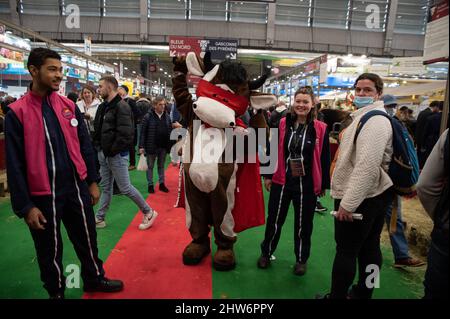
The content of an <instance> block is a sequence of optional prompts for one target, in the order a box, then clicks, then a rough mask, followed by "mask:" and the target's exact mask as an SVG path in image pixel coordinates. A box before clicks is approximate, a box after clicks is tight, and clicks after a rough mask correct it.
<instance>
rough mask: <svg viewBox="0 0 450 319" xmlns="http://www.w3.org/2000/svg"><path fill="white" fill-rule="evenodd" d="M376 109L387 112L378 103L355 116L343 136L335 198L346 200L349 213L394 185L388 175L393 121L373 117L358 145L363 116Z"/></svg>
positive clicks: (335, 175) (334, 182)
mask: <svg viewBox="0 0 450 319" xmlns="http://www.w3.org/2000/svg"><path fill="white" fill-rule="evenodd" d="M372 110H380V111H383V112H386V110H385V109H384V104H383V102H382V101H377V102H375V103H374V104H372V105H369V106H366V107H363V108H361V109H359V110H357V111H355V112H353V113H352V114H351V117H352V119H353V121H352V124H350V126H348V127H347V128H346V129H345V131H344V133H343V137H342V141H341V144H340V145H339V155H338V159H337V161H336V166H335V169H334V172H333V176H332V179H331V196H332V197H333V198H337V199H342V200H341V204H340V205H341V206H342V207H343V208H344V209H345V210H347V211H349V212H354V211H356V209H357V208H358V206H359V205H361V203H362V202H363V201H364V200H365V199H366V198H372V197H375V196H378V195H380V194H382V193H383V192H384V191H385V190H387V189H388V188H389V187H391V186H392V185H393V184H392V181H391V179H390V177H389V175H388V174H387V171H388V168H389V163H390V162H391V158H392V151H393V149H392V127H391V123H390V121H389V120H388V119H387V118H385V117H384V116H373V117H371V118H370V119H369V120H368V121H367V122H366V123H365V124H364V126H363V128H362V129H361V131H360V132H359V135H358V139H357V141H356V143H354V139H355V134H356V129H357V126H358V123H359V121H360V119H361V117H362V116H363V115H364V114H366V113H367V112H370V111H372Z"/></svg>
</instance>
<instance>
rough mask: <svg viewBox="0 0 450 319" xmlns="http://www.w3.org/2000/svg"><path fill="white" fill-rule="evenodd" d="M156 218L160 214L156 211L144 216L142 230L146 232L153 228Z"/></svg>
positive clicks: (140, 227) (140, 226)
mask: <svg viewBox="0 0 450 319" xmlns="http://www.w3.org/2000/svg"><path fill="white" fill-rule="evenodd" d="M156 217H158V213H157V212H156V211H154V210H153V211H151V212H150V213H147V214H145V215H144V219H143V220H142V223H141V224H140V225H139V229H140V230H146V229H148V228H150V227H152V225H153V223H154V222H155V219H156Z"/></svg>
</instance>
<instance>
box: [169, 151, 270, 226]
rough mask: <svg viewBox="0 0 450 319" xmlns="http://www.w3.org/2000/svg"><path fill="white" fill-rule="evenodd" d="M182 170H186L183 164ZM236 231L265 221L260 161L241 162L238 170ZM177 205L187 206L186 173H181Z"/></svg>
mask: <svg viewBox="0 0 450 319" xmlns="http://www.w3.org/2000/svg"><path fill="white" fill-rule="evenodd" d="M180 170H182V171H184V169H183V166H182V165H181V166H180ZM234 195H235V200H234V208H233V211H232V214H233V218H234V231H235V232H236V233H239V232H241V231H244V230H246V229H248V228H251V227H256V226H261V225H264V223H265V210H264V195H263V190H262V185H261V177H260V174H259V162H258V157H256V163H239V164H238V170H237V172H236V189H235V192H234ZM175 207H183V208H185V207H186V206H185V194H184V174H183V173H181V174H180V179H179V184H178V200H177V203H176V204H175Z"/></svg>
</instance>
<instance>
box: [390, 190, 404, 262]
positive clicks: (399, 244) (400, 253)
mask: <svg viewBox="0 0 450 319" xmlns="http://www.w3.org/2000/svg"><path fill="white" fill-rule="evenodd" d="M395 200H396V201H397V203H398V204H397V230H396V231H395V233H394V234H392V235H391V233H389V238H390V239H391V246H392V252H393V253H394V258H395V260H399V259H406V258H409V248H408V241H407V240H406V237H405V227H404V225H403V221H402V201H401V197H400V196H398V195H396V196H395V197H394V201H395ZM392 206H393V203H391V204H390V205H389V207H388V210H387V212H386V224H387V227H388V230H390V225H391V216H392Z"/></svg>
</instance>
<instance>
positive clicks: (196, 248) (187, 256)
mask: <svg viewBox="0 0 450 319" xmlns="http://www.w3.org/2000/svg"><path fill="white" fill-rule="evenodd" d="M210 252H211V248H210V247H209V243H208V244H196V243H190V244H189V245H187V246H186V248H185V249H184V251H183V264H185V265H198V264H199V263H200V262H201V261H202V259H203V258H204V257H206V256H208V255H209V253H210Z"/></svg>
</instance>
